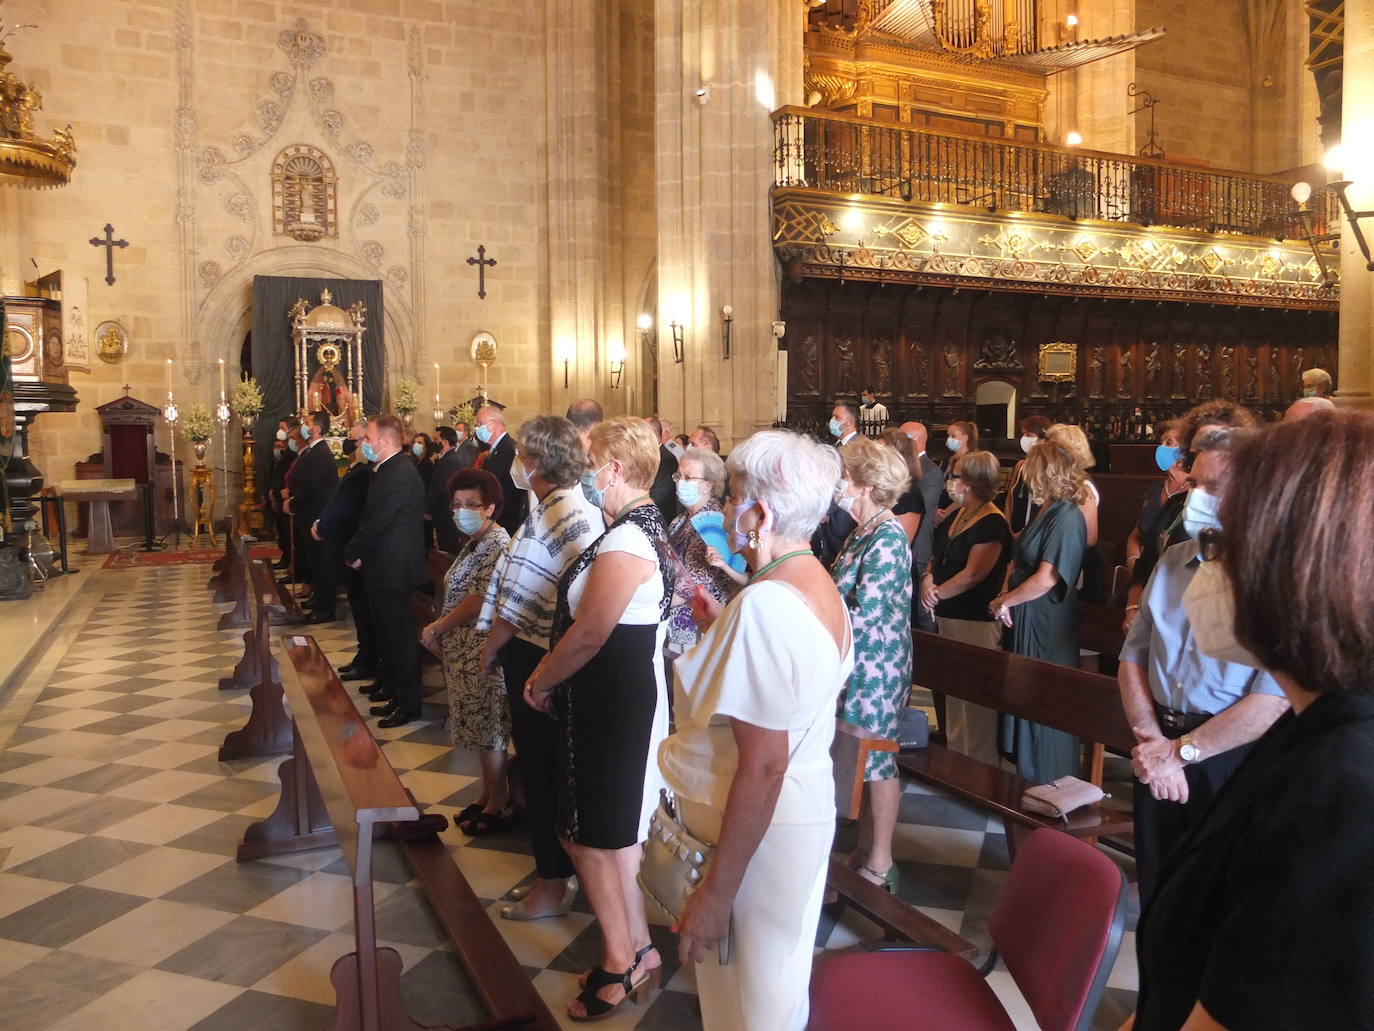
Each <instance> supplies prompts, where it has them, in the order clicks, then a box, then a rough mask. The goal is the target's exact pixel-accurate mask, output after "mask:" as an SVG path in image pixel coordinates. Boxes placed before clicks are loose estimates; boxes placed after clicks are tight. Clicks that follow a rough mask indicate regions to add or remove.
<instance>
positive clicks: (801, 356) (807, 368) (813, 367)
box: [797, 333, 821, 397]
mask: <svg viewBox="0 0 1374 1031" xmlns="http://www.w3.org/2000/svg"><path fill="white" fill-rule="evenodd" d="M797 351H798V352H799V353H798V355H797V358H798V362H797V364H798V367H799V371H798V379H799V380H800V382H799V383H798V384H797V394H798V395H801V396H804V397H819V396H820V392H821V374H820V347H819V346H818V345H817V342H816V337H815V335H814V334H811V333H807V334H806V335H805V336H803V337H802V340H801V344H800V345H799V346H798V348H797Z"/></svg>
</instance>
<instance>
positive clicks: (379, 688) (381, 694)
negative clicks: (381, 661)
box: [358, 682, 396, 702]
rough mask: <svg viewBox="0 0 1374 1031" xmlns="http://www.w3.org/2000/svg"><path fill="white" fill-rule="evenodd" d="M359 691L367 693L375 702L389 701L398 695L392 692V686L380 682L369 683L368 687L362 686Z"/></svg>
mask: <svg viewBox="0 0 1374 1031" xmlns="http://www.w3.org/2000/svg"><path fill="white" fill-rule="evenodd" d="M358 693H359V694H364V695H367V697H369V698H371V699H372V700H373V701H374V702H389V701H391V700H392V699H393V698H395V697H396V696H395V695H394V694H392V693H391V688H389V687H388V686H387V685H386V684H384V683H380V682H378V683H376V684H368V685H367V686H366V687H360V688H359V689H358Z"/></svg>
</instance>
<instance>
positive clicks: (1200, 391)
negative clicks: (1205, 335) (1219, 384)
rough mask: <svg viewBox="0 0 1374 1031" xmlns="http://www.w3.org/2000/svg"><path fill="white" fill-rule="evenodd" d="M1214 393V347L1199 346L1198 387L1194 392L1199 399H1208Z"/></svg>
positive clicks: (1207, 345) (1208, 345) (1209, 345)
mask: <svg viewBox="0 0 1374 1031" xmlns="http://www.w3.org/2000/svg"><path fill="white" fill-rule="evenodd" d="M1211 392H1212V345H1211V344H1198V345H1197V387H1196V389H1195V390H1194V393H1196V394H1197V395H1198V396H1199V397H1206V396H1207V395H1208V394H1210V393H1211Z"/></svg>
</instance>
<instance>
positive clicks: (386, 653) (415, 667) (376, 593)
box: [367, 587, 424, 714]
mask: <svg viewBox="0 0 1374 1031" xmlns="http://www.w3.org/2000/svg"><path fill="white" fill-rule="evenodd" d="M413 593H414V592H413V591H412V590H411V589H410V588H405V587H388V588H382V589H378V588H375V587H373V588H369V589H368V591H367V596H368V601H369V602H370V603H371V606H372V620H373V623H374V625H375V626H376V628H377V642H378V645H379V646H380V650H381V654H382V664H383V667H384V669H385V673H384V675H385V677H386V686H387V688H388V689H389V690H390V691H391V695H392V697H393V698H395V700H396V703H397V704H398V705H400V707H401V708H402V709H404V710H405V711H406V712H410V713H417V714H418V713H419V711H420V702H421V700H422V699H423V697H424V695H423V692H422V690H421V688H420V639H419V629H418V628H417V627H416V625H415V610H414V609H413V608H411V605H410V599H411V595H412V594H413Z"/></svg>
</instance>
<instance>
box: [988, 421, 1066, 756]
mask: <svg viewBox="0 0 1374 1031" xmlns="http://www.w3.org/2000/svg"><path fill="white" fill-rule="evenodd" d="M1022 477H1023V478H1024V479H1025V481H1026V486H1027V487H1028V488H1029V489H1030V495H1031V500H1032V501H1033V502H1034V503H1035V504H1037V505H1039V506H1040V511H1039V512H1038V514H1037V515H1036V516H1035V518H1034V519H1033V520H1032V521H1031V523H1030V524H1029V525H1028V526H1027V527H1026V528H1025V530H1023V531H1022V532H1021V536H1020V537H1018V538H1017V539H1016V551H1015V555H1014V557H1013V559H1012V566H1011V571H1010V575H1009V576H1008V579H1007V587H1008V590H1007V591H1006V593H1004V594H1000V595H998V596H997V597H996V598H994V599H992V603H991V604H990V605H989V606H988V611H989V612H991V613H992V614H993V616H994V617H995V618H997V619H1000V620H1001V621H1002V622H1003V623H1004V624H1005V625H1006V626H1008V627H1010V628H1011V633H1010V634H1009V635H1008V636H1009V637H1010V640H1011V647H1010V650H1011V651H1013V652H1015V653H1016V654H1017V655H1024V656H1026V657H1027V658H1030V659H1041V660H1043V661H1045V662H1057V663H1059V664H1060V665H1061V666H1075V667H1076V666H1077V665H1078V588H1077V587H1076V586H1075V584H1077V583H1078V573H1079V570H1080V569H1081V568H1082V565H1083V553H1084V551H1085V550H1086V549H1087V527H1086V524H1085V523H1084V521H1083V513H1082V512H1080V511H1079V509H1078V506H1079V505H1080V504H1082V502H1083V500H1084V498H1085V497H1087V493H1088V492H1087V486H1086V484H1085V483H1084V480H1083V473H1082V470H1080V469H1079V468H1078V465H1077V463H1076V462H1075V461H1074V457H1073V455H1072V454H1070V453H1069V451H1068V450H1067V449H1066V448H1064V447H1063V446H1061V445H1059V444H1055V443H1053V442H1051V441H1048V440H1042V441H1041V442H1040V443H1038V444H1036V445H1035V446H1034V447H1032V448H1031V450H1030V454H1029V455H1027V456H1026V464H1025V468H1024V470H1023V471H1022ZM999 736H1000V738H1001V746H1002V751H1003V752H1004V753H1006V754H1008V755H1013V756H1015V757H1016V768H1017V772H1019V773H1020V774H1021V776H1023V777H1025V778H1027V779H1028V780H1033V781H1036V782H1037V783H1043V782H1045V781H1049V780H1053V779H1054V778H1056V777H1062V776H1064V775H1066V774H1077V773H1078V772H1079V770H1080V763H1079V756H1078V738H1076V737H1074V736H1073V735H1072V734H1066V733H1064V732H1063V731H1061V730H1051V729H1050V728H1049V727H1042V726H1040V724H1038V723H1032V722H1031V721H1030V720H1023V719H1014V718H1012V717H1010V716H1006V715H1003V716H1002V717H1001V720H1000V735H999Z"/></svg>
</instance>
